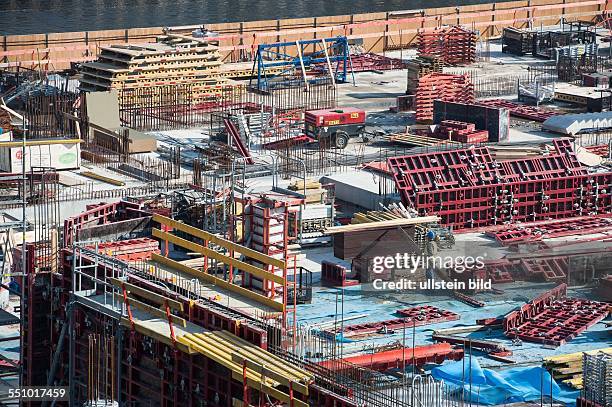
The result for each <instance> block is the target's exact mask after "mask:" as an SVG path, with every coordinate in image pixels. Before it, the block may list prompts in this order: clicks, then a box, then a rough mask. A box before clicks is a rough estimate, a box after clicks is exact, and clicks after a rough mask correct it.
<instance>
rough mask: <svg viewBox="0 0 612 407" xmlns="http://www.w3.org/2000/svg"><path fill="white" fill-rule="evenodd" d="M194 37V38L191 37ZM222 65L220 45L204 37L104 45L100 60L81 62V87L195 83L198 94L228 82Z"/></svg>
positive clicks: (100, 88)
mask: <svg viewBox="0 0 612 407" xmlns="http://www.w3.org/2000/svg"><path fill="white" fill-rule="evenodd" d="M187 38H190V37H187ZM221 64H222V62H221V60H220V53H219V50H218V46H217V45H216V43H214V42H209V41H208V40H206V39H203V38H193V41H188V42H185V41H182V42H180V43H174V42H171V43H166V42H157V43H142V44H125V45H111V46H105V47H101V52H100V54H99V55H98V60H97V61H94V62H87V63H84V64H82V65H81V68H80V73H81V78H80V82H81V85H80V87H81V89H82V90H84V91H108V90H110V89H117V90H118V91H119V97H120V100H121V96H122V93H124V92H125V91H128V90H136V89H142V88H151V87H155V86H163V85H192V86H193V88H192V90H193V91H194V94H195V97H194V99H195V101H196V102H197V99H198V96H205V95H208V94H210V93H214V91H215V87H218V86H219V85H222V84H224V83H226V79H225V78H222V77H221V76H220V75H219V66H220V65H221Z"/></svg>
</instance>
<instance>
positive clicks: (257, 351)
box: [214, 331, 314, 382]
mask: <svg viewBox="0 0 612 407" xmlns="http://www.w3.org/2000/svg"><path fill="white" fill-rule="evenodd" d="M214 333H215V335H216V336H221V337H224V338H228V339H230V340H232V341H234V342H235V343H237V344H238V345H240V346H242V347H244V348H249V349H250V352H251V354H252V356H251V357H258V358H259V359H254V360H255V361H258V360H259V361H265V363H266V364H273V365H275V366H283V368H284V369H289V370H288V372H289V374H291V375H292V376H294V377H295V378H297V379H298V380H302V381H305V382H310V381H313V380H314V376H313V375H312V373H310V372H308V371H306V370H304V369H301V368H300V367H298V366H294V365H292V364H287V362H286V361H284V360H283V359H281V358H279V357H278V356H276V355H274V354H272V353H270V352H266V351H265V350H263V349H261V348H259V347H257V346H255V345H253V344H252V343H250V342H248V341H246V340H244V339H242V338H240V337H238V336H236V335H233V334H232V333H230V332H228V331H215V332H214Z"/></svg>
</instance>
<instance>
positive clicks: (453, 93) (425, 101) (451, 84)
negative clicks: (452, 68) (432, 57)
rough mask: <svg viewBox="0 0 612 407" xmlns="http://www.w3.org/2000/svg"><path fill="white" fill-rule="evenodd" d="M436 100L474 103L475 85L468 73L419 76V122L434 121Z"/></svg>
mask: <svg viewBox="0 0 612 407" xmlns="http://www.w3.org/2000/svg"><path fill="white" fill-rule="evenodd" d="M434 100H443V101H446V102H458V103H473V102H474V85H473V84H472V82H471V80H470V78H469V76H468V75H452V74H444V73H432V74H429V75H425V76H423V77H421V78H419V85H418V88H417V91H416V120H417V122H419V123H431V122H432V120H433V113H434Z"/></svg>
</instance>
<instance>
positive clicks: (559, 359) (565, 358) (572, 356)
mask: <svg viewBox="0 0 612 407" xmlns="http://www.w3.org/2000/svg"><path fill="white" fill-rule="evenodd" d="M600 352H602V353H607V354H608V355H612V348H601V349H594V350H590V351H586V352H576V353H566V354H565V355H556V356H549V357H547V358H544V363H545V364H549V363H554V364H563V363H570V362H572V361H574V360H580V361H582V355H584V354H585V353H586V354H587V355H596V354H597V353H600Z"/></svg>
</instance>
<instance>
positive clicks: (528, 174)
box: [388, 139, 612, 229]
mask: <svg viewBox="0 0 612 407" xmlns="http://www.w3.org/2000/svg"><path fill="white" fill-rule="evenodd" d="M554 146H555V151H553V152H551V153H550V154H549V155H547V156H544V157H538V158H533V159H529V160H513V161H505V162H503V163H498V162H496V161H495V160H493V158H492V156H491V153H490V151H489V149H488V148H487V147H477V148H471V149H461V150H449V151H441V152H434V153H424V154H416V155H412V156H400V157H392V158H389V159H388V164H389V168H390V169H391V171H392V174H393V177H394V180H395V184H396V186H397V189H398V190H399V192H400V194H401V197H402V201H403V203H404V205H406V206H408V207H414V208H415V209H416V210H417V211H418V212H419V214H421V215H438V216H440V217H441V219H442V224H444V225H445V226H452V227H453V228H454V229H470V228H479V227H486V226H491V225H502V224H508V223H514V222H517V221H520V222H529V221H538V220H551V219H560V218H569V217H576V216H587V215H589V216H593V215H597V214H605V213H611V211H612V192H611V190H612V172H599V173H587V171H586V169H585V168H584V167H582V166H581V165H580V163H579V162H578V160H577V159H576V157H575V154H574V152H573V150H572V147H571V143H570V142H569V141H568V140H565V139H563V140H555V141H554Z"/></svg>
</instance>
